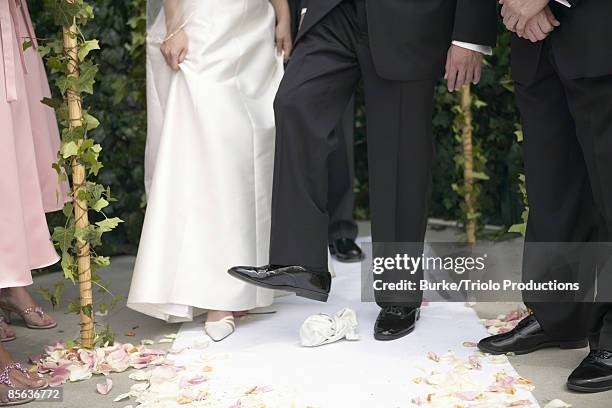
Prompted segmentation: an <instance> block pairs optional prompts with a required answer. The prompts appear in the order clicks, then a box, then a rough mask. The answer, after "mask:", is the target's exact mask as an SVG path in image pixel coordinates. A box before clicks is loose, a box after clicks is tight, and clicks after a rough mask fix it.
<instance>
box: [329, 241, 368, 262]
mask: <svg viewBox="0 0 612 408" xmlns="http://www.w3.org/2000/svg"><path fill="white" fill-rule="evenodd" d="M329 252H330V253H331V254H332V256H333V257H334V258H336V259H337V260H339V261H340V262H359V261H361V260H362V259H363V257H364V255H363V251H362V250H361V248H359V246H358V245H357V244H356V243H355V241H354V240H353V239H350V238H340V239H337V240H335V241H333V242H330V244H329Z"/></svg>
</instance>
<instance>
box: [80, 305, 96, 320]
mask: <svg viewBox="0 0 612 408" xmlns="http://www.w3.org/2000/svg"><path fill="white" fill-rule="evenodd" d="M81 311H82V312H83V314H84V315H85V316H88V317H89V318H92V317H93V306H92V305H85V306H83V307H82V308H81Z"/></svg>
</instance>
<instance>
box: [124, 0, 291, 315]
mask: <svg viewBox="0 0 612 408" xmlns="http://www.w3.org/2000/svg"><path fill="white" fill-rule="evenodd" d="M195 3H196V4H197V7H196V9H195V11H194V13H193V15H192V16H191V18H190V19H189V20H188V22H187V25H186V26H185V31H186V34H187V37H188V38H189V52H188V54H187V58H186V60H185V62H183V63H182V64H181V69H180V71H179V72H177V73H175V72H173V71H172V70H171V69H170V68H169V67H168V65H167V64H166V62H165V60H164V58H163V56H162V54H161V52H160V50H159V46H160V45H159V43H156V42H155V41H152V40H151V41H149V42H148V46H147V47H148V48H147V52H148V61H147V101H148V139H147V149H146V164H145V166H146V169H145V170H146V188H147V193H148V197H147V212H146V217H145V222H144V228H143V232H142V237H141V241H140V247H139V250H138V257H137V260H136V266H135V270H134V276H133V279H132V285H131V288H130V294H129V297H128V302H127V304H128V306H129V307H130V308H132V309H135V310H137V311H139V312H142V313H145V314H147V315H151V316H154V317H157V318H160V319H164V320H166V321H174V322H176V321H186V320H191V319H192V318H193V317H194V316H195V315H197V314H199V313H202V312H204V311H205V310H206V309H216V310H248V309H252V308H255V307H262V306H267V305H270V304H271V303H272V300H273V293H272V292H271V291H269V290H265V289H259V288H256V287H255V286H252V285H248V284H246V283H243V282H240V281H238V280H236V279H234V278H232V277H230V276H229V275H228V274H227V272H226V271H227V269H228V268H229V267H231V266H234V265H264V264H266V263H267V260H268V244H269V232H270V197H271V188H272V170H273V156H274V137H275V135H274V113H273V109H272V104H273V100H274V95H275V93H276V91H277V88H278V85H279V83H280V80H281V77H282V74H283V64H282V58H281V57H278V56H276V53H275V48H274V26H275V14H274V11H273V8H272V6H271V4H270V2H269V0H206V1H198V2H195ZM155 30H158V31H159V30H165V29H164V27H163V24H162V23H161V22H160V24H157V25H156V26H154V27H153V28H152V29H151V30H150V34H149V38H150V39H151V38H153V37H163V33H157V34H161V35H156V34H155Z"/></svg>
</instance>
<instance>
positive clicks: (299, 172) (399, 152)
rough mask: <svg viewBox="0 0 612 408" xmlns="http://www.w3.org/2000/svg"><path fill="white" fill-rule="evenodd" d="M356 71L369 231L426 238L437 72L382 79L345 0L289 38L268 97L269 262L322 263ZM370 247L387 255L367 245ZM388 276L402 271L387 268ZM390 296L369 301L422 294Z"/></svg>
mask: <svg viewBox="0 0 612 408" xmlns="http://www.w3.org/2000/svg"><path fill="white" fill-rule="evenodd" d="M361 79H363V83H364V91H365V103H366V111H367V116H368V128H367V132H368V167H369V179H370V209H371V214H372V236H373V240H374V241H375V242H378V243H392V242H417V243H418V242H420V243H422V241H423V239H424V235H425V229H426V221H427V209H428V202H429V193H430V186H431V163H432V160H433V139H432V134H431V133H432V130H431V129H432V125H431V121H432V113H433V99H434V84H435V81H433V80H420V81H390V80H386V79H384V78H381V77H380V76H379V75H378V74H377V72H376V70H375V68H374V63H373V60H372V54H371V52H370V48H369V44H368V35H367V21H366V16H365V7H364V3H363V2H357V3H355V2H343V3H341V4H340V5H339V6H337V7H336V8H335V9H334V10H332V12H330V13H329V14H328V15H327V16H326V17H325V18H324V19H323V20H321V21H320V22H319V23H317V25H316V26H315V27H313V28H311V29H310V30H309V31H308V32H307V33H306V34H305V35H304V36H303V38H302V39H301V40H300V41H299V42H298V43H297V46H296V48H295V50H294V54H293V56H292V58H291V61H290V62H289V65H288V67H287V70H286V73H285V77H284V79H283V81H282V83H281V85H280V88H279V91H278V94H277V97H276V100H275V103H274V109H275V117H276V131H277V139H276V152H275V164H274V186H273V196H272V230H271V238H270V263H271V264H276V265H296V264H297V265H303V266H307V267H310V268H313V269H319V270H325V269H327V240H328V224H329V215H328V212H327V209H328V202H327V200H328V174H329V173H328V170H329V169H328V158H329V155H330V154H331V152H332V151H333V150H334V148H335V146H336V145H337V140H334V139H335V136H334V135H335V132H333V130H334V128H335V126H336V125H337V124H338V122H339V121H340V118H341V117H342V114H343V112H344V110H345V109H346V107H347V105H348V103H349V101H350V99H351V97H352V96H353V94H354V92H355V89H356V88H357V86H358V83H359V81H360V80H361ZM377 253H378V254H386V252H385V250H379V251H378V252H377V251H376V248H375V256H376V254H377ZM389 255H392V254H391V252H389ZM415 255H420V254H415ZM402 278H403V277H402ZM386 279H392V280H397V279H400V277H399V276H398V275H397V274H394V273H390V274H388V275H387V277H386ZM416 279H418V274H417V277H416ZM391 297H392V296H390V297H386V298H385V299H384V301H383V300H381V298H380V296H379V297H377V301H378V303H379V304H385V303H393V304H398V303H401V304H407V305H414V306H418V305H420V300H421V295H420V293H412V294H410V296H409V298H407V297H406V294H405V293H402V294H401V295H399V294H398V295H397V297H396V298H393V299H391Z"/></svg>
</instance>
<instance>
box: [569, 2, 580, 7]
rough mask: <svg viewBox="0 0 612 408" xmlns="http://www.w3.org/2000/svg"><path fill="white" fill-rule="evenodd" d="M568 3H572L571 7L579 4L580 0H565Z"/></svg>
mask: <svg viewBox="0 0 612 408" xmlns="http://www.w3.org/2000/svg"><path fill="white" fill-rule="evenodd" d="M567 1H568V3H569V4H571V5H572V7H574V6H577V5H579V4H580V2H581V0H567Z"/></svg>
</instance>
